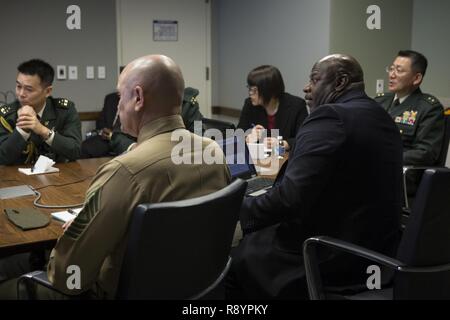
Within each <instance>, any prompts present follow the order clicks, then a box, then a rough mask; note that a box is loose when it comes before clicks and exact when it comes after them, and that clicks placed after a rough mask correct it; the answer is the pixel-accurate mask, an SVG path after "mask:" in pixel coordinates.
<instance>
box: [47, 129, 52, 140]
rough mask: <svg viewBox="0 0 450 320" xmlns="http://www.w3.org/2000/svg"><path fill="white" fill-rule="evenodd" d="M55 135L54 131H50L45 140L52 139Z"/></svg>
mask: <svg viewBox="0 0 450 320" xmlns="http://www.w3.org/2000/svg"><path fill="white" fill-rule="evenodd" d="M53 133H54V131H53V130H52V129H49V130H48V135H47V137H46V138H45V140H48V139H50V137H51V136H52V135H53Z"/></svg>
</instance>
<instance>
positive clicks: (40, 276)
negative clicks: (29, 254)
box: [17, 271, 65, 299]
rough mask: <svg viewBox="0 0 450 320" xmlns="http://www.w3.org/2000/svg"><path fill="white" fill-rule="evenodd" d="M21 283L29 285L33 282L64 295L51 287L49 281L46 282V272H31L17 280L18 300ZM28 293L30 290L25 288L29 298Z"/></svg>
mask: <svg viewBox="0 0 450 320" xmlns="http://www.w3.org/2000/svg"><path fill="white" fill-rule="evenodd" d="M23 282H26V283H27V284H30V282H34V283H37V284H39V285H41V286H44V287H46V288H48V289H50V290H53V291H56V292H58V293H60V294H63V295H65V294H64V293H62V292H61V291H59V290H57V289H55V287H53V284H52V283H51V282H50V280H48V277H47V272H46V271H32V272H29V273H26V274H24V275H22V276H21V277H20V278H19V280H18V281H17V297H18V299H20V290H19V287H20V285H21V284H22V283H23ZM30 291H31V290H30V289H29V287H28V286H27V294H28V296H29V297H30ZM32 298H33V299H36V297H32Z"/></svg>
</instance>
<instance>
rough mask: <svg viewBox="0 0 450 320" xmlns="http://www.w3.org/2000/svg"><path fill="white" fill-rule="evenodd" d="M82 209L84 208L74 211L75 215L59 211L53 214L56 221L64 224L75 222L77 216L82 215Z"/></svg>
mask: <svg viewBox="0 0 450 320" xmlns="http://www.w3.org/2000/svg"><path fill="white" fill-rule="evenodd" d="M81 209H83V208H76V209H73V210H72V211H73V212H74V213H71V212H69V211H67V210H66V211H59V212H53V213H52V217H53V218H54V219H56V220H59V221H62V222H67V221H70V220H73V219H75V218H76V216H77V215H78V214H79V213H80V211H81Z"/></svg>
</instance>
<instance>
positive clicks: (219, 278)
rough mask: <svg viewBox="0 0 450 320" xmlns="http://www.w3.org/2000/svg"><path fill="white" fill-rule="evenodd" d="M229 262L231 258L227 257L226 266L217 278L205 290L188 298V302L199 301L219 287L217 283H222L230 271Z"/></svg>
mask: <svg viewBox="0 0 450 320" xmlns="http://www.w3.org/2000/svg"><path fill="white" fill-rule="evenodd" d="M231 261H232V258H231V257H228V261H227V264H226V265H225V268H224V269H223V270H222V272H221V273H220V275H219V277H218V278H217V279H216V280H215V281H214V282H213V283H212V284H211V285H210V286H209V287H207V288H206V289H205V290H203V291H202V292H200V293H198V294H196V295H194V296H192V297H190V298H189V299H188V300H200V299H202V298H203V297H205V296H206V295H207V294H208V293H210V292H211V291H212V290H214V289H215V288H216V287H217V286H218V285H219V283H221V282H222V281H223V279H224V278H225V276H226V275H227V273H228V270H230V267H231Z"/></svg>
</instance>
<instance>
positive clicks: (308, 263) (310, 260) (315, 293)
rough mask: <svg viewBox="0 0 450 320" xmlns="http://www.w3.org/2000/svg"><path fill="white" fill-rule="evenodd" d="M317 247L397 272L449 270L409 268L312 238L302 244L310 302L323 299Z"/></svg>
mask: <svg viewBox="0 0 450 320" xmlns="http://www.w3.org/2000/svg"><path fill="white" fill-rule="evenodd" d="M318 245H322V246H325V247H330V248H333V249H335V250H338V251H343V252H346V253H350V254H353V255H356V256H359V257H362V258H366V259H368V260H370V261H374V262H376V263H379V264H382V265H384V266H386V267H388V268H391V269H395V270H396V271H398V272H407V273H432V272H442V271H449V270H450V264H444V265H438V266H431V267H409V266H407V265H406V264H404V263H403V262H401V261H400V260H397V259H394V258H391V257H388V256H386V255H384V254H381V253H378V252H376V251H373V250H369V249H366V248H364V247H361V246H358V245H356V244H353V243H350V242H347V241H343V240H339V239H335V238H332V237H327V236H319V237H312V238H309V239H306V240H305V242H303V259H304V263H305V271H306V281H307V283H308V291H309V296H310V298H311V300H322V299H324V297H325V295H324V292H323V287H322V283H321V280H320V272H319V265H318V263H317V259H316V247H317V246H318Z"/></svg>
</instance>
